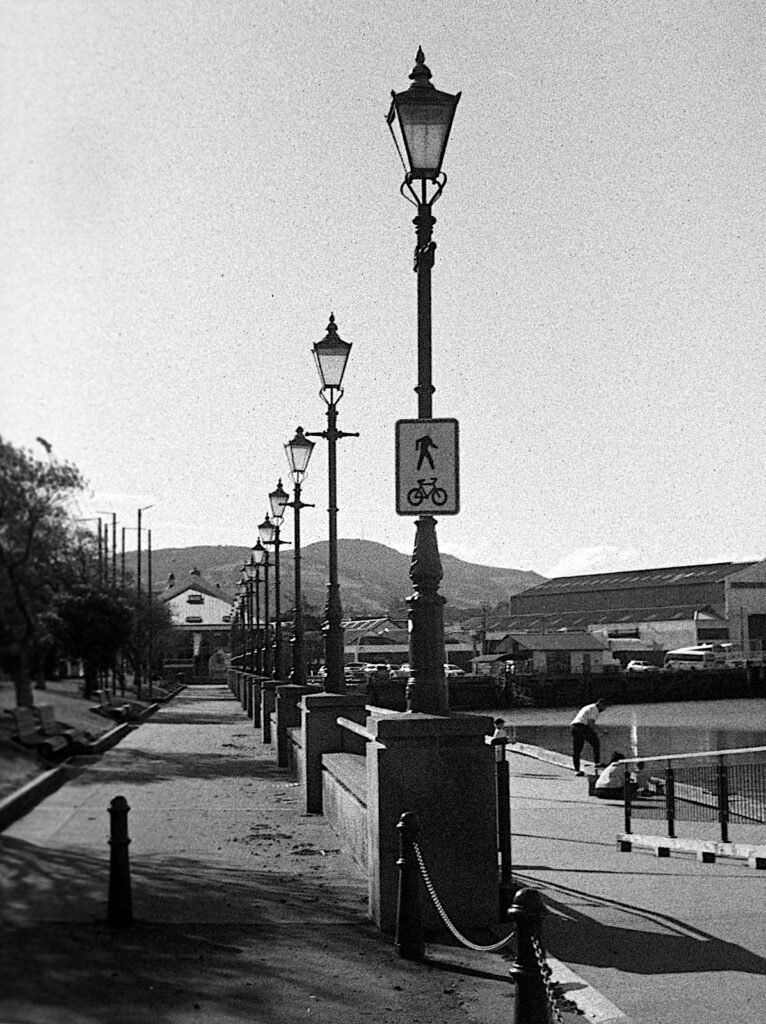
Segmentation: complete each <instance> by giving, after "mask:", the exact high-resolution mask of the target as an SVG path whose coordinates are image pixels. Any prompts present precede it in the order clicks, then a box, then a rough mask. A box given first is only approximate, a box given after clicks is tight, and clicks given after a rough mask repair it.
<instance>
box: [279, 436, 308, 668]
mask: <svg viewBox="0 0 766 1024" xmlns="http://www.w3.org/2000/svg"><path fill="white" fill-rule="evenodd" d="M313 450H314V442H313V441H309V439H308V438H307V437H306V435H305V434H304V433H303V427H298V428H297V430H296V431H295V437H293V439H292V441H288V442H287V444H286V445H285V453H286V454H287V461H288V464H289V466H290V479H291V480H292V482H293V500H292V501H289V502H287V503H286V504H288V505H289V506H290V507H291V508H292V509H293V512H294V513H295V514H294V516H293V523H294V532H293V541H294V544H295V616H294V623H293V636H292V640H291V643H292V646H293V670H292V674H291V676H290V680H291V682H293V683H297V684H298V685H299V686H303V685H304V684H305V681H306V667H305V665H304V657H303V608H302V600H303V598H302V594H301V509H302V508H309V507H310V508H313V505H311V506H310V505H308V504H307V503H306V502H303V501H301V485H302V483H303V480H304V478H305V476H306V469H307V468H308V464H309V459H310V458H311V453H312V452H313Z"/></svg>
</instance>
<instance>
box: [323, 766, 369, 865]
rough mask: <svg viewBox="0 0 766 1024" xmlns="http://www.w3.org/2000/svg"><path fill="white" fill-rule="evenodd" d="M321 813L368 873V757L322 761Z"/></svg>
mask: <svg viewBox="0 0 766 1024" xmlns="http://www.w3.org/2000/svg"><path fill="white" fill-rule="evenodd" d="M322 813H323V814H324V815H325V817H326V818H327V820H328V821H329V822H330V824H331V825H332V827H333V829H334V830H335V832H336V833H337V835H338V836H339V837H340V838H341V840H342V842H343V845H344V846H345V847H346V849H347V850H348V851H349V853H350V854H351V855H352V857H353V858H354V860H355V861H356V862H357V864H359V866H360V867H361V868H362V869H363V870H364V871H368V869H369V863H370V853H369V845H370V840H369V829H368V817H367V758H366V757H365V756H364V755H362V754H325V755H324V756H323V758H322Z"/></svg>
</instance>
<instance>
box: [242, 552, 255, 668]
mask: <svg viewBox="0 0 766 1024" xmlns="http://www.w3.org/2000/svg"><path fill="white" fill-rule="evenodd" d="M257 568H258V567H257V566H256V564H255V560H254V558H253V556H252V553H251V554H250V560H249V561H248V562H243V564H242V572H243V575H244V577H245V597H246V600H247V659H246V661H245V664H244V666H243V667H244V668H246V669H247V671H248V672H254V671H255V652H254V650H253V637H254V634H255V631H254V629H253V585H254V582H255V576H256V572H257Z"/></svg>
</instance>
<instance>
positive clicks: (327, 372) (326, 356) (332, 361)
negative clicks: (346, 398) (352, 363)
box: [314, 341, 351, 388]
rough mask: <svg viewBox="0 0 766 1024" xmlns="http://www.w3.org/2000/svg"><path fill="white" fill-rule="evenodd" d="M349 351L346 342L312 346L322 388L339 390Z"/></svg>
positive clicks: (322, 343)
mask: <svg viewBox="0 0 766 1024" xmlns="http://www.w3.org/2000/svg"><path fill="white" fill-rule="evenodd" d="M350 351H351V345H350V343H349V342H347V341H334V342H328V343H325V342H324V341H320V342H317V344H316V345H314V359H315V360H316V364H317V370H318V371H319V379H320V380H321V381H322V387H325V388H339V387H340V386H341V382H342V381H343V374H344V373H345V372H346V363H347V362H348V356H349V353H350Z"/></svg>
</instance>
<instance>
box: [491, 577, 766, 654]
mask: <svg viewBox="0 0 766 1024" xmlns="http://www.w3.org/2000/svg"><path fill="white" fill-rule="evenodd" d="M559 630H567V631H570V630H574V631H581V630H587V631H588V632H589V633H590V634H592V635H593V636H596V637H599V638H600V639H602V640H603V641H604V642H607V643H608V645H609V648H610V649H611V650H612V651H613V653H614V654H615V656H616V657H618V658H619V659H620V661H622V662H623V663H624V662H625V661H626V660H627V659H629V658H638V657H645V656H646V657H649V658H650V660H654V661H656V662H657V663H658V664H660V663H661V658H662V655H663V654H664V652H665V651H668V650H672V649H674V648H677V647H689V646H694V645H696V644H699V643H706V642H716V641H719V642H721V641H731V642H733V643H734V644H736V645H737V646H741V648H742V650H743V651H744V652H745V653H747V652H748V651H749V650H757V651H760V650H761V649H762V647H763V645H764V641H766V561H759V562H716V563H714V564H711V565H683V566H668V567H665V568H659V569H639V570H633V571H624V572H611V573H596V574H593V575H588V576H560V577H557V578H556V579H550V580H546V581H545V582H543V583H540V584H538V585H537V586H534V587H530V589H529V590H525V591H522V593H520V594H516V595H515V596H514V597H512V598H511V599H510V602H509V616H508V617H507V618H503V619H502V620H499V621H498V622H496V623H494V624H493V626H492V633H494V635H495V637H498V638H499V635H501V634H503V633H509V632H511V633H518V632H526V631H533V632H547V633H550V632H552V631H559Z"/></svg>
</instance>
